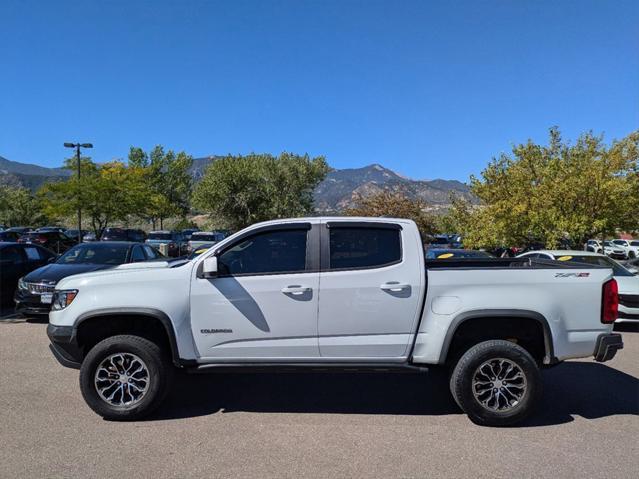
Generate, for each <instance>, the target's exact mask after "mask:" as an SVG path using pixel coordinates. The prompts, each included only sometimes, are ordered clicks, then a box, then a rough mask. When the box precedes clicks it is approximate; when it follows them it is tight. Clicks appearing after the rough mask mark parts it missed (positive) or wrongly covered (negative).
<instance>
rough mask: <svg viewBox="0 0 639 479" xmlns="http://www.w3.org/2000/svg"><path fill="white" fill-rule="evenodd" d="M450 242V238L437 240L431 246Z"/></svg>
mask: <svg viewBox="0 0 639 479" xmlns="http://www.w3.org/2000/svg"><path fill="white" fill-rule="evenodd" d="M449 242H450V241H448V238H435V239H434V240H433V241H431V242H430V243H431V244H448V243H449Z"/></svg>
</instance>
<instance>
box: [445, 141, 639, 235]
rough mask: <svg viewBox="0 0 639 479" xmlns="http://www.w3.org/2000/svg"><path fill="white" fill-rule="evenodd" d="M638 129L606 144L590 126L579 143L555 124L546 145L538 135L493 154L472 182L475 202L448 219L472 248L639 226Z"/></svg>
mask: <svg viewBox="0 0 639 479" xmlns="http://www.w3.org/2000/svg"><path fill="white" fill-rule="evenodd" d="M638 158H639V131H636V132H633V133H631V134H630V135H628V136H627V137H626V138H624V139H622V140H620V141H614V142H612V144H611V145H610V146H607V145H606V144H605V143H604V141H603V136H595V135H593V134H592V133H591V132H588V133H585V134H583V135H581V136H580V138H579V139H578V140H577V142H576V143H575V144H574V145H571V144H569V143H567V142H564V141H563V140H562V139H561V135H560V133H559V130H558V129H557V128H551V129H550V139H549V143H548V145H547V146H543V145H538V144H535V143H533V142H532V141H530V140H529V141H528V143H526V144H521V145H517V146H515V147H514V148H513V151H512V155H506V154H502V155H501V156H500V157H499V158H496V159H493V160H492V161H491V162H490V163H489V165H488V166H487V168H486V169H484V171H483V172H482V174H481V177H480V178H476V177H471V189H472V191H473V193H474V194H475V195H476V196H477V197H478V198H479V199H480V200H481V205H480V206H479V207H477V208H473V207H471V205H469V204H468V203H467V202H464V201H463V200H460V199H457V200H455V201H454V202H453V208H452V210H451V212H450V213H449V216H448V218H447V221H448V222H449V223H450V224H452V225H454V226H455V227H456V228H457V230H458V231H459V232H461V233H463V235H464V244H465V245H466V246H469V247H479V246H500V245H523V244H526V243H528V242H530V241H533V240H534V241H541V242H543V243H545V244H546V246H547V247H556V246H557V245H558V244H559V242H560V240H561V239H562V238H568V239H570V240H571V241H572V242H573V243H575V244H578V245H579V244H582V243H583V242H585V241H586V240H587V239H588V238H590V237H599V236H603V235H611V234H614V232H615V230H616V229H621V230H626V231H632V230H637V229H638V228H639V214H638V212H639V166H638Z"/></svg>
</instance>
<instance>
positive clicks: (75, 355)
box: [47, 324, 82, 369]
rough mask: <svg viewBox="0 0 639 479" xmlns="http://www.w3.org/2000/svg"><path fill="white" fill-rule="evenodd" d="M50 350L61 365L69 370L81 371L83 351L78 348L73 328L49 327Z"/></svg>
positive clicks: (50, 325) (51, 325)
mask: <svg viewBox="0 0 639 479" xmlns="http://www.w3.org/2000/svg"><path fill="white" fill-rule="evenodd" d="M47 336H49V341H51V344H49V349H51V352H52V353H53V356H55V358H56V359H57V360H58V362H59V363H60V364H62V365H63V366H65V367H67V368H73V369H80V365H81V364H82V350H81V349H80V348H79V347H78V343H77V342H76V338H75V331H74V330H73V326H56V325H54V324H49V325H48V326H47Z"/></svg>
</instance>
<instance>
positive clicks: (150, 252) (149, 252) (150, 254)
mask: <svg viewBox="0 0 639 479" xmlns="http://www.w3.org/2000/svg"><path fill="white" fill-rule="evenodd" d="M143 248H144V251H145V253H146V257H147V258H149V259H156V258H157V257H158V254H157V253H156V252H155V250H154V249H153V248H151V247H150V246H148V245H144V246H143Z"/></svg>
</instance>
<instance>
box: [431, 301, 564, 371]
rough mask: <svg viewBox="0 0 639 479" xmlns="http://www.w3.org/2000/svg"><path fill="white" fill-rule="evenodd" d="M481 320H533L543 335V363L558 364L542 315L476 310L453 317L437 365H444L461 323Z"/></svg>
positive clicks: (546, 323) (522, 310) (527, 312)
mask: <svg viewBox="0 0 639 479" xmlns="http://www.w3.org/2000/svg"><path fill="white" fill-rule="evenodd" d="M481 318H523V319H533V320H535V321H537V322H538V323H539V324H541V327H542V331H543V334H544V359H543V363H544V364H546V365H550V364H556V363H557V362H558V360H557V358H556V357H555V351H554V345H553V341H552V330H551V329H550V324H549V323H548V320H547V319H546V318H545V317H544V315H543V314H541V313H538V312H537V311H530V310H527V309H478V310H472V311H465V312H463V313H460V314H458V315H457V316H455V318H454V319H453V321H452V322H451V324H450V327H449V328H448V331H447V332H446V336H445V337H444V344H443V345H442V349H441V352H440V353H439V361H438V364H444V363H445V362H446V356H448V349H449V348H450V344H451V343H452V341H453V338H454V337H455V333H456V332H457V330H458V329H459V326H461V324H462V323H464V322H466V321H469V320H472V319H481Z"/></svg>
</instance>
